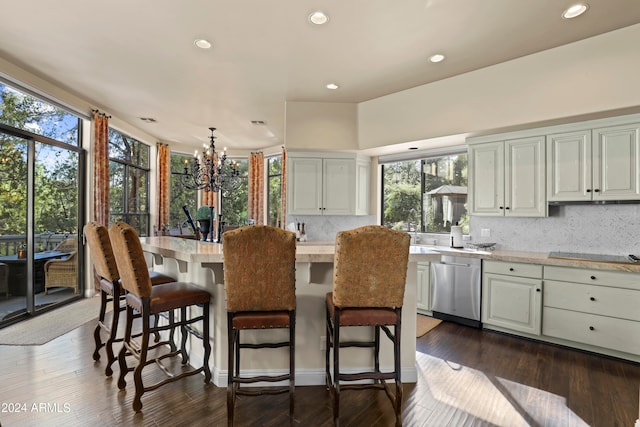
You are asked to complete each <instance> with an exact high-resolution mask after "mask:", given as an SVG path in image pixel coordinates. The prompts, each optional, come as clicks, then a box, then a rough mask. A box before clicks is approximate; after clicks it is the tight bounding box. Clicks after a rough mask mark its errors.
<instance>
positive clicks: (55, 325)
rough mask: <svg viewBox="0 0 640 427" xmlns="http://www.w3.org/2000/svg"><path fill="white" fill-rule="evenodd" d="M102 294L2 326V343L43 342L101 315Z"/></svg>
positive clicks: (33, 343) (0, 337) (0, 333)
mask: <svg viewBox="0 0 640 427" xmlns="http://www.w3.org/2000/svg"><path fill="white" fill-rule="evenodd" d="M99 310H100V296H95V297H92V298H85V299H82V300H80V301H78V302H74V303H71V304H67V305H65V306H62V307H59V308H57V309H55V310H52V311H50V312H47V313H44V314H41V315H38V316H35V317H33V318H31V319H27V320H23V321H22V322H19V323H16V324H14V325H10V326H7V327H5V328H3V329H0V345H42V344H46V343H48V342H49V341H51V340H52V339H54V338H57V337H59V336H61V335H64V334H66V333H67V332H69V331H71V330H73V329H75V328H77V327H78V326H80V325H82V324H84V323H86V322H88V321H90V320H92V319H96V321H97V318H98V312H99Z"/></svg>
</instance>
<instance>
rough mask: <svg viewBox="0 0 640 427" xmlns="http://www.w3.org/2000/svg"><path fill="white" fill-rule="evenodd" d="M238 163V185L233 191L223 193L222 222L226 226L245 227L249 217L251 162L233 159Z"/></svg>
mask: <svg viewBox="0 0 640 427" xmlns="http://www.w3.org/2000/svg"><path fill="white" fill-rule="evenodd" d="M231 160H234V161H235V162H236V163H238V170H239V171H240V177H239V179H238V181H239V182H238V185H237V186H236V187H235V188H234V189H233V190H231V191H222V202H221V203H222V207H221V209H220V212H218V213H222V221H224V223H225V224H226V225H245V224H246V223H247V219H248V216H249V161H248V160H247V159H231Z"/></svg>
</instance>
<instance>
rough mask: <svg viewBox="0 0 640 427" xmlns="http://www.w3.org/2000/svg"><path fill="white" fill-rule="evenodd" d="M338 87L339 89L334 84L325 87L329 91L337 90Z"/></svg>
mask: <svg viewBox="0 0 640 427" xmlns="http://www.w3.org/2000/svg"><path fill="white" fill-rule="evenodd" d="M339 87H340V86H338V85H337V84H335V83H329V84H328V85H327V89H331V90H336V89H338V88H339Z"/></svg>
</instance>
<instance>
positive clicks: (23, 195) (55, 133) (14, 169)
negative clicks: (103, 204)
mask: <svg viewBox="0 0 640 427" xmlns="http://www.w3.org/2000/svg"><path fill="white" fill-rule="evenodd" d="M0 121H1V122H2V123H4V124H7V125H9V126H12V127H14V128H18V129H24V130H28V131H30V132H34V133H36V134H40V135H45V136H48V137H51V138H55V139H58V140H59V141H61V142H65V143H73V144H77V139H78V135H77V134H78V132H77V130H78V122H79V119H78V118H75V117H74V116H71V115H70V114H68V113H66V112H64V111H62V110H60V109H58V108H56V107H53V106H51V105H49V104H47V103H44V102H43V101H40V100H38V99H36V98H33V97H31V96H28V95H23V94H21V93H19V92H17V91H14V90H12V89H10V88H8V87H7V86H5V85H2V84H0ZM34 146H35V150H36V151H35V169H34V173H35V182H34V191H35V193H34V194H35V196H34V220H35V221H34V225H33V227H34V232H35V234H40V233H43V232H52V233H56V234H71V233H77V231H78V211H79V206H78V200H79V197H78V179H79V177H78V153H76V152H73V151H70V150H65V149H63V148H57V147H53V146H50V145H47V144H44V143H41V142H35V144H34ZM27 148H28V145H27V140H25V139H22V138H19V137H14V136H11V135H9V134H8V133H0V235H12V234H17V235H24V234H26V232H27V223H26V221H27V196H28V194H27Z"/></svg>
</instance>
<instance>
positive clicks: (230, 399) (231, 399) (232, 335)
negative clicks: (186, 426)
mask: <svg viewBox="0 0 640 427" xmlns="http://www.w3.org/2000/svg"><path fill="white" fill-rule="evenodd" d="M232 324H233V322H232V319H231V314H228V315H227V331H228V333H227V335H228V338H227V354H228V356H227V425H228V426H230V427H233V409H234V406H235V401H236V393H235V383H234V381H233V376H234V374H235V369H234V366H233V361H234V359H235V345H236V330H235V329H233V325H232Z"/></svg>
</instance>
